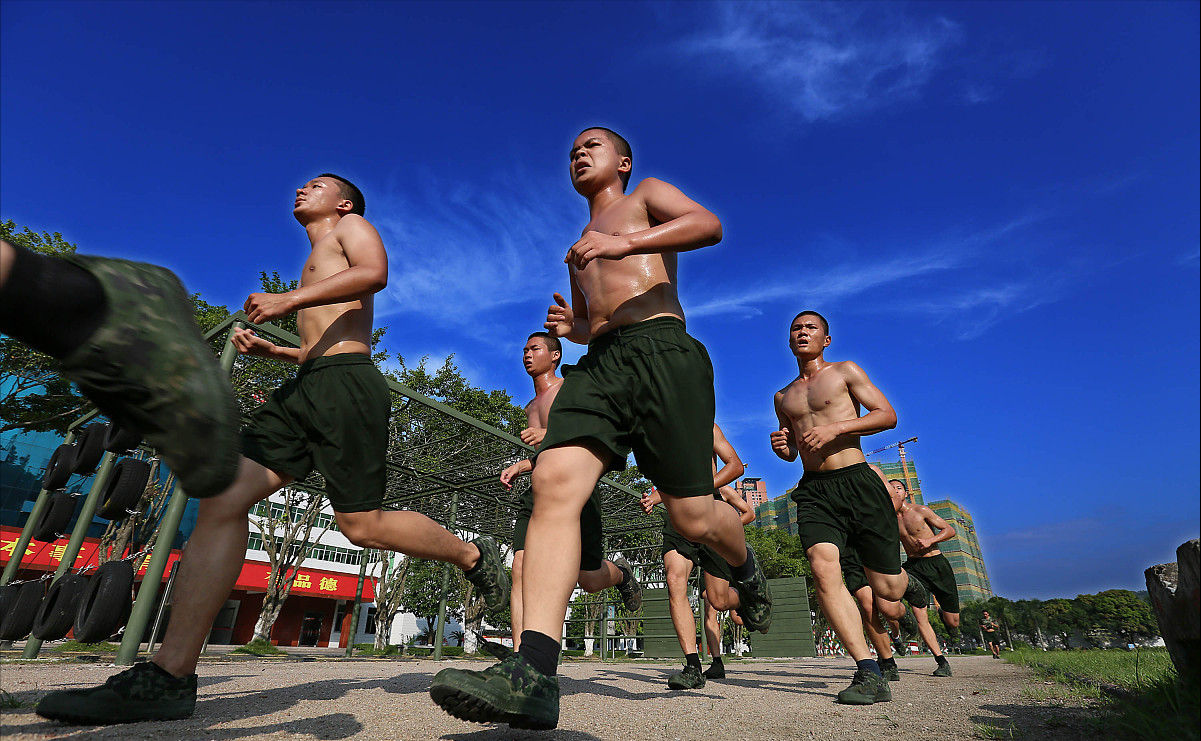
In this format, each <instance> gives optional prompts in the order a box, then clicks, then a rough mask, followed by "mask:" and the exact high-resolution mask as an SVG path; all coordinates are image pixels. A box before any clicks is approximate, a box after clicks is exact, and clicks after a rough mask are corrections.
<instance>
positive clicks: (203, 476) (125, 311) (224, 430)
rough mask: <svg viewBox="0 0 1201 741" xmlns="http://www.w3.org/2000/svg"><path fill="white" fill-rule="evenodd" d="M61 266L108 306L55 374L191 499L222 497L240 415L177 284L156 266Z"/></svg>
mask: <svg viewBox="0 0 1201 741" xmlns="http://www.w3.org/2000/svg"><path fill="white" fill-rule="evenodd" d="M63 259H65V260H67V261H69V262H71V263H72V264H74V265H76V266H78V267H80V268H82V269H83V270H86V271H87V272H88V273H90V274H91V275H92V276H93V277H95V278H96V280H97V281H99V283H100V285H101V287H102V288H103V290H104V297H105V299H106V301H107V302H108V313H107V315H106V316H105V318H104V321H103V322H102V323H101V325H100V326H99V327H98V328H97V329H96V331H95V332H94V333H93V334H92V336H91V337H89V338H88V341H87V342H85V343H84V344H83V345H82V346H80V347H79V348H78V349H77V350H76V351H75V352H74V353H72V354H71V355H70V356H69V357H67V358H66V359H64V360H63V373H64V374H65V375H66V376H67V377H68V378H70V379H71V380H72V381H74V382H75V383H77V384H78V385H79V390H80V391H82V392H83V393H84V395H85V396H87V397H88V398H89V399H91V400H92V401H93V402H95V403H96V406H98V407H100V411H102V412H104V414H105V415H106V416H108V417H109V419H111V420H112V421H113V422H115V423H116V424H117V425H118V426H120V427H125V428H128V429H132V430H137V431H138V432H139V433H141V434H142V435H143V436H145V438H146V442H147V443H149V444H150V445H152V446H154V448H155V449H156V450H158V452H159V454H160V455H162V457H163V460H164V461H165V462H166V463H167V465H168V466H170V468H171V470H172V471H173V472H174V473H175V475H176V477H177V478H178V479H179V483H180V486H182V487H183V489H184V491H186V492H187V493H188V495H189V496H193V497H199V498H204V497H211V496H216V495H217V494H220V493H221V492H223V491H225V490H226V489H227V488H229V485H230V484H231V483H233V480H234V476H235V475H236V474H237V472H238V458H239V451H238V434H239V433H238V426H239V419H238V411H237V407H236V405H235V402H234V396H233V390H232V389H231V387H230V383H229V378H228V377H227V376H226V375H225V374H224V373H222V372H221V367H220V366H219V365H218V364H217V358H216V356H215V355H214V354H213V351H212V350H211V349H210V348H209V347H208V345H206V344H205V343H204V341H203V340H202V338H201V336H200V330H199V329H198V328H197V326H196V321H195V319H194V318H193V317H194V312H195V309H194V307H193V306H192V302H191V301H190V300H189V299H188V294H187V293H186V292H185V291H184V287H183V285H181V284H180V282H179V280H178V279H177V278H176V277H175V275H174V274H173V273H171V271H169V270H166V269H165V268H160V267H158V266H156V265H147V264H146V263H140V262H129V261H127V260H113V259H109V258H103V257H90V256H84V255H68V256H66V257H64V258H63Z"/></svg>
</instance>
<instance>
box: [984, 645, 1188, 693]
mask: <svg viewBox="0 0 1201 741" xmlns="http://www.w3.org/2000/svg"><path fill="white" fill-rule="evenodd" d="M1005 660H1006V661H1008V662H1010V663H1012V664H1021V665H1022V666H1028V667H1030V668H1031V669H1034V670H1036V671H1038V672H1039V673H1041V674H1044V675H1046V676H1048V677H1050V678H1051V679H1054V680H1056V681H1057V682H1063V683H1065V684H1086V685H1087V684H1093V685H1097V686H1100V685H1107V684H1108V685H1114V686H1116V687H1121V688H1123V689H1127V690H1141V689H1146V688H1149V687H1152V686H1154V685H1157V684H1158V683H1159V682H1160V681H1162V680H1164V679H1175V678H1176V668H1175V667H1174V666H1172V659H1171V657H1170V656H1168V650H1167V649H1166V648H1141V649H1139V650H1138V651H1123V650H1121V649H1117V650H1114V649H1110V650H1102V649H1096V650H1092V651H1034V650H1030V651H1013V652H1009V653H1007V654H1006V655H1005Z"/></svg>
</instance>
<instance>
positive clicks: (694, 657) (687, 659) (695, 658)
mask: <svg viewBox="0 0 1201 741" xmlns="http://www.w3.org/2000/svg"><path fill="white" fill-rule="evenodd" d="M684 663H685V664H687V665H688V666H691V667H695V668H696V669H697V670H698V671H699V670H700V668H701V655H700V654H699V653H690V654H684Z"/></svg>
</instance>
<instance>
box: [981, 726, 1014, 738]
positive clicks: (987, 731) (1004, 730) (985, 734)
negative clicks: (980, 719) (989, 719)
mask: <svg viewBox="0 0 1201 741" xmlns="http://www.w3.org/2000/svg"><path fill="white" fill-rule="evenodd" d="M973 730H974V731H975V733H974V735H975V736H976V738H1016V736H1014V732H1013V724H1012V723H1010V724H1009V725H1007V726H994V725H993V724H992V723H977V724H976V726H975V728H974V729H973Z"/></svg>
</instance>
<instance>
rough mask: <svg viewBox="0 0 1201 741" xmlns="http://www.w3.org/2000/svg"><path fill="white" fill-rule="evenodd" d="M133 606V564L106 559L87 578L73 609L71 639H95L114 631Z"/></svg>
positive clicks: (84, 640)
mask: <svg viewBox="0 0 1201 741" xmlns="http://www.w3.org/2000/svg"><path fill="white" fill-rule="evenodd" d="M132 609H133V564H131V563H130V562H129V561H109V562H108V563H105V564H104V565H103V566H101V567H100V568H99V569H98V570H97V571H96V575H95V576H93V577H92V578H91V579H90V580H88V586H87V588H86V589H84V592H83V594H82V595H81V596H80V598H79V605H78V606H77V607H76V609H75V640H77V641H79V642H80V643H98V642H100V641H103V640H104V639H106V638H108V637H109V636H111V635H112V634H113V633H116V632H117V628H119V627H121V625H122V624H123V623H124V622H125V621H126V620H127V619H128V618H129V612H130V610H132Z"/></svg>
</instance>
